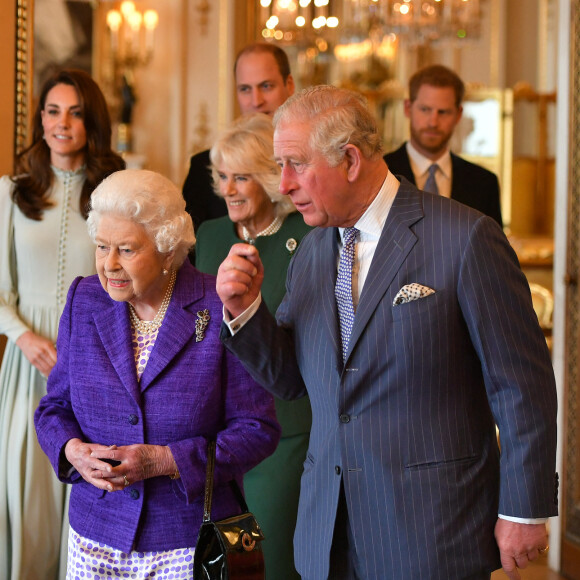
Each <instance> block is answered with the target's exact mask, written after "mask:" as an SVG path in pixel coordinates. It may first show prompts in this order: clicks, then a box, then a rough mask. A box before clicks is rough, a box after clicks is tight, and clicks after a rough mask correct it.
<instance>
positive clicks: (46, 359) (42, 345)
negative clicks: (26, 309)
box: [16, 330, 56, 377]
mask: <svg viewBox="0 0 580 580" xmlns="http://www.w3.org/2000/svg"><path fill="white" fill-rule="evenodd" d="M16 346H17V347H18V348H19V349H20V350H21V351H22V352H23V354H24V356H25V357H26V358H27V359H28V360H29V361H30V364H31V365H33V366H34V367H36V368H37V369H38V370H39V371H40V372H41V373H42V374H43V375H44V376H45V377H48V375H49V374H50V371H51V370H52V367H53V366H54V365H55V364H56V348H55V347H54V344H52V342H50V340H48V339H47V338H44V337H43V336H39V335H38V334H34V332H32V330H27V331H26V332H25V333H24V334H22V335H21V336H19V337H18V339H17V340H16Z"/></svg>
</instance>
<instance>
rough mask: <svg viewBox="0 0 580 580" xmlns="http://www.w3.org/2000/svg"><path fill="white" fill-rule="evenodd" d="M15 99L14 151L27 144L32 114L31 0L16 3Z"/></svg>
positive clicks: (20, 0)
mask: <svg viewBox="0 0 580 580" xmlns="http://www.w3.org/2000/svg"><path fill="white" fill-rule="evenodd" d="M16 10H17V12H16V62H15V66H16V75H15V77H16V99H15V107H16V108H15V123H14V128H15V130H14V151H15V153H16V154H18V153H20V152H21V151H22V150H23V149H24V148H25V147H26V145H27V144H28V137H29V131H30V125H31V118H30V117H31V114H32V51H33V34H32V31H33V22H34V16H33V10H34V6H33V0H17V3H16Z"/></svg>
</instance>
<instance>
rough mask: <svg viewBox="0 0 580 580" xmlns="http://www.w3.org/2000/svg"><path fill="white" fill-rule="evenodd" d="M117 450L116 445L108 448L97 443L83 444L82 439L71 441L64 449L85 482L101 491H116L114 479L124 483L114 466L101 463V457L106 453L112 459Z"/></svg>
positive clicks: (104, 462)
mask: <svg viewBox="0 0 580 580" xmlns="http://www.w3.org/2000/svg"><path fill="white" fill-rule="evenodd" d="M115 450H116V446H115V445H109V446H108V447H107V446H106V445H99V444H97V443H83V442H82V441H81V440H80V439H70V440H69V441H68V442H67V444H66V445H65V447H64V454H65V457H66V458H67V460H68V462H69V463H70V464H71V465H72V466H73V467H74V468H75V469H76V470H77V471H78V472H79V473H80V475H81V476H82V478H83V479H84V480H85V481H87V482H88V483H90V484H91V485H94V486H95V487H98V488H99V489H106V490H107V491H113V490H114V489H115V485H114V482H113V479H114V478H117V479H119V478H120V480H121V482H124V480H123V476H122V475H119V474H117V473H115V472H114V470H113V466H112V465H111V464H109V463H107V462H106V461H101V460H100V459H99V457H102V456H104V455H105V453H109V457H110V455H111V453H113V454H114V453H115ZM113 463H114V462H113ZM121 488H122V486H121Z"/></svg>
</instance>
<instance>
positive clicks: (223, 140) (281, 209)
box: [195, 113, 312, 580]
mask: <svg viewBox="0 0 580 580" xmlns="http://www.w3.org/2000/svg"><path fill="white" fill-rule="evenodd" d="M273 155H274V152H273V128H272V120H271V119H270V117H268V116H266V115H263V114H261V113H257V114H255V115H247V116H244V117H241V118H240V119H239V120H237V121H236V122H235V123H234V124H233V125H232V126H231V127H230V128H229V129H227V130H226V131H225V132H224V133H223V134H222V135H221V136H220V137H219V138H218V140H217V142H216V143H215V144H214V146H213V147H212V149H211V152H210V159H211V163H212V174H213V180H214V188H215V191H216V193H217V194H218V195H221V196H222V197H223V198H224V199H225V200H226V203H227V208H228V215H227V216H225V217H221V218H218V219H214V220H209V221H206V222H204V223H203V224H201V226H200V228H199V231H198V232H197V244H196V249H195V252H196V254H195V265H196V267H197V268H198V269H199V270H201V271H202V272H207V273H211V274H217V271H218V268H219V265H220V264H221V263H222V261H223V260H224V259H225V258H226V256H227V255H228V252H229V250H230V247H231V246H232V245H233V244H237V243H240V242H243V241H245V242H247V243H249V244H253V245H255V246H256V248H258V250H259V252H260V257H261V259H262V262H263V264H264V283H263V285H262V299H263V300H264V302H265V303H266V306H267V307H268V309H269V310H270V312H271V313H272V314H275V312H276V309H277V308H278V306H279V304H280V302H281V301H282V298H283V297H284V293H285V283H286V270H287V269H288V264H289V263H290V259H291V257H292V255H293V253H294V252H295V251H296V248H297V247H298V244H299V243H300V242H301V240H302V238H303V237H304V236H305V235H306V234H307V233H308V232H309V231H310V229H311V228H310V227H309V226H307V225H306V224H305V223H304V221H303V219H302V216H301V215H300V214H298V213H297V212H296V208H295V207H294V205H293V204H292V202H291V200H290V199H288V198H287V197H284V196H282V195H281V194H280V193H279V192H278V185H279V183H280V169H279V167H278V165H277V164H276V163H275V162H274V159H273ZM276 413H277V416H278V421H279V422H280V425H282V439H281V440H280V444H279V445H278V448H277V450H276V451H275V452H274V454H273V455H271V456H270V457H269V458H268V459H266V460H265V461H263V462H262V463H260V464H259V465H258V466H256V467H255V468H254V469H252V470H251V471H249V472H248V473H247V474H246V475H245V477H244V490H245V495H246V500H247V502H248V505H249V506H250V509H251V510H252V512H253V513H254V515H255V516H256V519H257V520H258V522H259V524H260V526H261V527H262V529H263V531H264V535H265V537H266V541H265V542H264V554H265V559H266V577H267V578H268V580H294V579H296V580H299V578H300V576H299V575H298V573H297V572H296V570H295V568H294V550H293V536H294V528H295V526H296V514H297V512H298V496H299V492H300V477H301V475H302V470H303V463H304V460H305V459H306V452H307V450H308V439H309V435H310V424H311V420H312V417H311V412H310V401H309V400H308V397H304V398H303V399H299V400H297V401H282V400H281V399H276Z"/></svg>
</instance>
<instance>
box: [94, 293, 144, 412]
mask: <svg viewBox="0 0 580 580" xmlns="http://www.w3.org/2000/svg"><path fill="white" fill-rule="evenodd" d="M93 318H94V321H95V326H96V328H97V332H98V333H99V336H100V338H101V341H102V344H103V347H104V349H105V352H106V353H107V355H108V357H109V360H110V361H111V364H112V365H113V367H114V369H115V370H116V371H117V374H118V375H119V378H120V379H121V382H122V383H123V385H124V387H125V388H126V389H127V391H129V393H130V394H131V396H132V397H133V399H134V400H135V401H136V402H137V403H139V399H140V395H139V385H138V383H137V371H136V370H135V358H134V354H133V346H132V336H131V323H130V322H129V313H128V306H127V304H126V303H125V302H114V301H113V300H111V304H110V306H108V307H107V308H104V309H103V310H101V311H99V312H97V313H96V314H94V316H93ZM119 330H120V332H119Z"/></svg>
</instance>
